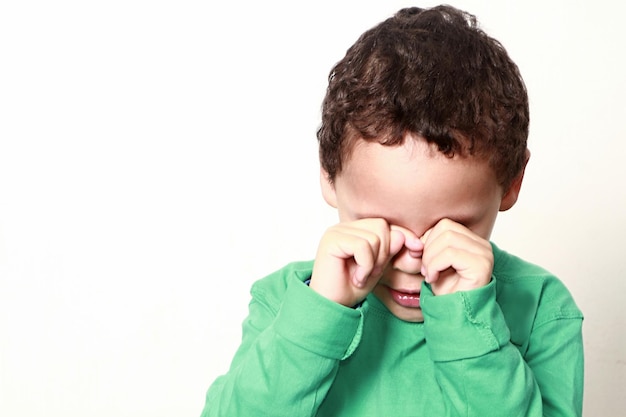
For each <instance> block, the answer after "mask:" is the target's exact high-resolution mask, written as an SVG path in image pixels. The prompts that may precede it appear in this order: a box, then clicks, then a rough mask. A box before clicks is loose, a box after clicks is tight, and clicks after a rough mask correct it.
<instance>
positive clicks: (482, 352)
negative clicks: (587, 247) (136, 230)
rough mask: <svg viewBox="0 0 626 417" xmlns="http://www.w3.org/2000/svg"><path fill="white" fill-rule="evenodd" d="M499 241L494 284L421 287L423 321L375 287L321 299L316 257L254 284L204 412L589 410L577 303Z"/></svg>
mask: <svg viewBox="0 0 626 417" xmlns="http://www.w3.org/2000/svg"><path fill="white" fill-rule="evenodd" d="M493 249H494V257H495V263H494V270H493V279H492V281H491V283H490V284H488V285H487V286H485V287H483V288H479V289H476V290H472V291H467V292H458V293H455V294H449V295H442V296H434V295H433V293H432V291H431V290H430V288H429V286H428V285H427V284H424V285H423V286H422V293H421V306H422V310H423V313H424V322H423V323H409V322H405V321H402V320H400V319H398V318H397V317H395V316H393V315H392V314H391V313H390V312H389V311H388V310H387V309H386V307H385V306H384V305H383V304H382V303H381V302H380V301H379V300H378V299H377V298H376V296H374V295H373V294H370V295H369V296H368V297H367V298H366V300H365V302H364V303H363V304H362V305H361V306H360V307H358V308H355V309H352V308H348V307H344V306H342V305H339V304H336V303H334V302H332V301H330V300H327V299H326V298H323V297H322V296H320V295H318V294H317V293H315V292H314V291H313V290H311V289H310V288H309V287H308V286H307V285H306V284H305V283H304V281H306V280H307V279H308V278H310V276H311V270H312V265H313V263H312V262H298V263H292V264H289V265H287V266H286V267H285V268H283V269H281V270H279V271H277V272H275V273H273V274H271V275H269V276H267V277H265V278H263V279H261V280H259V281H257V282H256V283H255V284H254V285H253V287H252V290H251V293H252V301H251V302H250V307H249V315H248V317H247V318H246V319H245V321H244V323H243V339H242V343H241V346H240V347H239V349H238V351H237V352H236V354H235V357H234V358H233V361H232V364H231V367H230V369H229V371H228V372H227V373H226V374H225V375H222V376H220V377H218V378H217V379H216V380H215V381H214V383H213V384H212V385H211V387H210V388H209V390H208V392H207V398H206V405H205V408H204V411H203V413H202V416H203V417H218V416H228V417H242V416H251V417H252V416H254V417H261V416H263V417H265V416H272V417H279V416H286V417H287V416H288V417H304V416H354V417H357V416H358V417H366V416H376V417H399V416H415V417H418V416H433V417H445V416H468V417H469V416H476V417H489V416H499V417H514V416H526V417H527V416H568V417H569V416H580V415H581V414H582V396H583V345H582V334H581V325H582V314H581V312H580V310H579V309H578V308H577V306H576V304H575V302H574V301H573V299H572V297H571V295H570V293H569V292H568V290H567V289H566V287H565V286H564V285H563V284H562V283H561V282H560V281H559V280H558V279H557V278H555V277H554V276H553V275H551V274H550V273H548V272H547V271H545V270H544V269H542V268H540V267H538V266H535V265H532V264H530V263H527V262H525V261H523V260H521V259H519V258H517V257H514V256H512V255H510V254H508V253H506V252H504V251H502V250H500V249H498V248H497V247H496V246H495V245H493Z"/></svg>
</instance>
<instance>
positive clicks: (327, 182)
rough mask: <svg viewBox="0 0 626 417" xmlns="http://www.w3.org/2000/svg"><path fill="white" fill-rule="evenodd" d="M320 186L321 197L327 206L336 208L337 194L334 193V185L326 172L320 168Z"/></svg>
mask: <svg viewBox="0 0 626 417" xmlns="http://www.w3.org/2000/svg"><path fill="white" fill-rule="evenodd" d="M320 185H321V187H322V196H323V197H324V200H326V202H327V203H328V205H329V206H331V207H333V208H337V193H336V192H335V184H334V183H333V181H332V180H331V179H330V177H329V176H328V172H326V170H325V169H324V168H320Z"/></svg>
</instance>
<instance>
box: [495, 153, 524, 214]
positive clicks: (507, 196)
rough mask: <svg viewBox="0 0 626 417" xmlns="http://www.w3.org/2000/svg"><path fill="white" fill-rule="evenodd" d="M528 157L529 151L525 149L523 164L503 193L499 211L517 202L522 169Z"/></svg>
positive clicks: (522, 176) (505, 209) (520, 186)
mask: <svg viewBox="0 0 626 417" xmlns="http://www.w3.org/2000/svg"><path fill="white" fill-rule="evenodd" d="M529 159H530V151H529V150H528V149H526V160H525V161H524V166H522V169H521V171H520V173H519V174H517V176H516V177H515V178H514V179H513V181H512V182H511V185H510V186H509V189H508V190H507V191H506V192H505V193H504V196H503V197H502V201H501V202H500V211H507V210H508V209H510V208H511V207H513V206H514V205H515V203H516V202H517V198H518V197H519V192H520V189H521V188H522V181H523V180H524V171H525V170H526V165H527V164H528V160H529Z"/></svg>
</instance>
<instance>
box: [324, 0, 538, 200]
mask: <svg viewBox="0 0 626 417" xmlns="http://www.w3.org/2000/svg"><path fill="white" fill-rule="evenodd" d="M528 122H529V111H528V97H527V93H526V88H525V86H524V82H523V80H522V78H521V76H520V73H519V71H518V68H517V66H516V65H515V63H513V61H512V60H511V59H510V58H509V56H508V54H507V52H506V51H505V50H504V48H503V47H502V45H501V44H500V43H499V42H498V41H496V40H494V39H493V38H491V37H489V36H487V35H486V34H485V33H484V32H483V31H482V30H480V29H479V28H478V26H477V23H476V20H475V18H474V17H473V16H471V15H469V14H467V13H464V12H462V11H459V10H457V9H454V8H452V7H449V6H438V7H434V8H432V9H426V10H424V9H419V8H409V9H403V10H400V11H399V12H398V13H397V14H396V15H395V16H393V17H391V18H389V19H387V20H385V21H384V22H382V23H380V24H379V25H377V26H375V27H374V28H372V29H370V30H368V31H367V32H365V33H364V34H363V35H362V36H361V37H360V38H359V39H358V40H357V42H356V43H355V44H354V45H353V46H352V47H351V48H350V49H349V50H348V51H347V53H346V56H345V57H344V58H343V59H342V60H341V61H340V62H338V63H337V64H336V65H335V67H334V68H333V69H332V71H331V74H330V77H329V85H328V90H327V92H326V97H325V99H324V103H323V108H322V124H321V127H320V129H319V131H318V140H319V144H320V160H321V166H322V169H323V170H324V172H325V174H326V175H327V177H328V178H327V180H328V181H329V182H330V183H333V182H334V180H335V177H336V176H337V175H338V174H339V173H341V172H342V168H344V164H345V163H346V161H347V160H349V158H350V156H351V153H352V150H353V149H354V145H355V143H356V142H358V141H361V140H366V141H370V142H372V141H376V142H379V143H381V144H384V145H390V146H393V145H399V144H402V143H403V141H404V139H405V138H406V137H407V134H410V135H411V136H413V137H421V138H424V139H425V140H426V141H427V142H429V143H431V144H435V145H436V148H437V149H438V150H439V152H441V153H442V154H445V155H446V156H449V157H452V156H455V155H456V156H457V157H459V156H461V157H465V156H471V157H472V158H480V159H481V160H484V161H487V162H488V164H489V166H490V167H491V169H492V170H493V172H494V174H495V176H496V179H497V181H498V183H499V184H500V185H501V186H502V187H503V189H505V190H506V189H507V188H508V187H509V185H510V184H511V182H512V181H513V179H514V178H515V177H516V176H517V175H518V174H519V173H520V171H522V170H523V167H524V164H525V162H526V158H527V156H526V139H527V136H528Z"/></svg>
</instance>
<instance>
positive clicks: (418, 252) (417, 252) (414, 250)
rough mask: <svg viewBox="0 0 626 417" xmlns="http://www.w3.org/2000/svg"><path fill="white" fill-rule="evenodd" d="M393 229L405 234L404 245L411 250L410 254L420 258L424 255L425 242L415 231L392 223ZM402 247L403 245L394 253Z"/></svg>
mask: <svg viewBox="0 0 626 417" xmlns="http://www.w3.org/2000/svg"><path fill="white" fill-rule="evenodd" d="M391 230H392V231H393V232H398V233H401V234H402V235H403V236H404V246H405V247H406V248H407V250H408V251H409V254H410V255H411V256H413V257H414V258H419V257H421V256H422V252H423V250H424V242H422V240H421V239H420V238H419V236H417V235H416V234H415V233H413V232H412V231H411V230H409V229H406V228H404V227H402V226H397V225H391ZM400 249H402V248H401V247H400V248H399V249H398V250H397V251H395V252H394V253H393V255H395V254H396V253H398V252H399V251H400Z"/></svg>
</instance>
